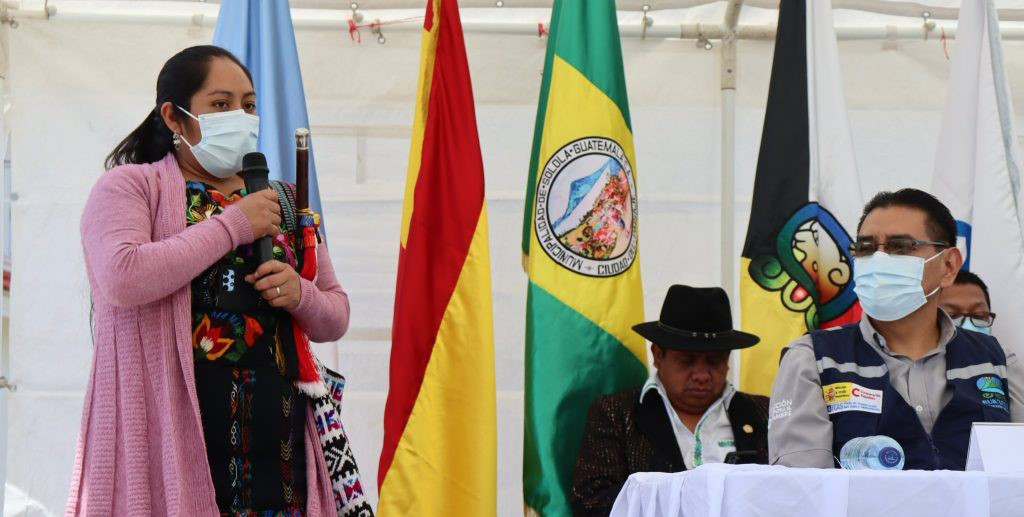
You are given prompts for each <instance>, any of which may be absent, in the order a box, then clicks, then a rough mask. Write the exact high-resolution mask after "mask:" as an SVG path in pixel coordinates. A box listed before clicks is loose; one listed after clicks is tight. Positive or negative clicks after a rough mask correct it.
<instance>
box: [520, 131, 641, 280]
mask: <svg viewBox="0 0 1024 517" xmlns="http://www.w3.org/2000/svg"><path fill="white" fill-rule="evenodd" d="M535 211H536V213H535V217H534V225H535V229H536V232H537V240H538V241H539V242H540V245H541V248H543V249H544V252H545V253H546V254H547V255H548V257H550V258H551V260H554V261H555V262H557V263H558V264H560V265H561V266H562V267H565V268H566V269H569V270H570V271H574V272H576V273H579V274H581V275H586V276H594V277H610V276H615V275H619V274H622V273H624V272H625V271H627V270H628V269H629V267H630V266H631V265H632V264H633V260H634V259H635V258H636V252H637V235H636V226H637V201H636V187H635V186H634V184H633V168H632V166H631V165H630V163H629V159H628V158H627V157H626V153H625V151H623V149H622V146H620V145H619V143H618V142H616V141H614V140H611V139H609V138H603V137H596V136H593V137H587V138H581V139H579V140H574V141H572V142H569V143H568V144H566V145H564V146H563V147H562V148H561V149H559V150H558V151H556V152H555V153H554V154H553V155H551V158H549V159H548V161H547V163H546V164H545V165H544V170H543V172H542V173H541V177H540V181H539V182H538V184H537V197H536V204H535Z"/></svg>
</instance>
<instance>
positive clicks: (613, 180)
mask: <svg viewBox="0 0 1024 517" xmlns="http://www.w3.org/2000/svg"><path fill="white" fill-rule="evenodd" d="M635 164H636V161H635V159H634V156H633V135H632V129H631V127H630V119H629V106H628V103H627V100H626V81H625V78H624V77H623V73H622V48H621V45H620V43H619V29H618V22H617V20H616V11H615V2H614V0H556V1H555V4H554V8H553V10H552V15H551V25H550V32H549V40H548V49H547V56H546V58H545V63H544V79H543V82H542V84H541V94H540V103H539V105H538V108H537V124H536V129H535V133H534V143H533V154H532V156H531V158H530V175H529V181H528V183H527V196H526V209H525V214H524V224H523V253H525V254H526V259H525V260H526V262H525V265H526V270H527V273H528V274H529V277H530V283H529V292H528V295H527V315H526V423H525V425H526V429H525V444H524V451H523V492H524V497H525V500H526V506H527V508H528V510H527V511H528V513H529V512H531V511H532V512H535V513H536V514H539V515H541V516H543V517H570V516H571V514H572V512H571V509H570V507H569V500H568V494H569V487H570V483H571V479H572V469H573V465H574V463H575V461H576V456H577V454H578V453H579V447H580V441H581V438H582V434H583V426H584V424H585V422H586V416H587V410H588V408H589V407H590V404H591V403H592V402H593V401H594V399H595V398H597V397H598V396H600V395H604V394H607V393H612V392H615V391H620V390H625V389H628V388H632V387H636V386H639V385H640V384H642V383H643V382H644V379H645V378H646V376H647V368H646V353H645V351H644V340H643V338H641V337H640V336H639V335H637V334H635V333H634V332H633V331H632V330H631V329H630V327H631V326H632V325H634V324H636V323H639V322H641V321H643V319H644V318H643V294H642V290H641V284H640V264H639V261H638V260H637V237H638V235H637V199H636V172H635V170H634V166H635Z"/></svg>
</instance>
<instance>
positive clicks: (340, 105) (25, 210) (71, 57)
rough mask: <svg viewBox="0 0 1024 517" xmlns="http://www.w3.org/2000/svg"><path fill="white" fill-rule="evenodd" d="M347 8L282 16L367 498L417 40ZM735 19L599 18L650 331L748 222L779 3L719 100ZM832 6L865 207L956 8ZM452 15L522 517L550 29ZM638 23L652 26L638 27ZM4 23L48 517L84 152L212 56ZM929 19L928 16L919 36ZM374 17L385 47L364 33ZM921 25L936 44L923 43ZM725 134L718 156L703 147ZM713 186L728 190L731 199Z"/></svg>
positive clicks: (72, 404)
mask: <svg viewBox="0 0 1024 517" xmlns="http://www.w3.org/2000/svg"><path fill="white" fill-rule="evenodd" d="M351 3H352V2H351V1H350V0H344V1H343V0H293V1H292V6H293V8H294V9H293V18H294V20H295V23H296V38H297V44H298V48H299V53H300V56H299V57H300V60H301V64H302V71H303V80H304V83H305V90H306V95H307V101H308V106H309V117H310V124H311V130H312V135H313V140H314V143H315V152H316V163H317V165H318V174H319V180H320V188H321V195H322V198H323V206H324V216H325V218H326V219H327V220H328V221H330V222H329V223H328V228H329V231H330V234H329V236H328V241H329V242H330V244H331V254H332V258H333V261H334V266H335V269H336V271H337V273H338V277H339V279H340V281H341V283H342V285H343V286H344V287H345V289H346V291H347V292H348V293H349V295H350V299H351V304H352V324H351V330H350V331H349V334H348V335H347V336H346V337H345V338H343V339H342V340H341V341H340V342H338V343H332V344H322V345H317V347H316V349H317V352H318V354H319V355H320V357H321V358H322V359H324V361H325V362H326V363H327V364H328V365H329V366H333V367H336V368H337V369H338V370H339V371H341V372H342V373H344V374H345V375H346V376H347V377H348V380H349V385H348V391H347V393H346V395H345V408H344V415H343V416H344V422H345V425H346V427H347V429H348V432H349V434H350V436H351V438H352V441H353V445H354V447H355V452H356V456H357V460H358V461H359V462H360V467H361V469H362V474H363V481H364V487H365V488H366V489H367V490H368V491H369V492H370V496H371V498H372V499H373V500H374V501H375V500H376V494H375V490H376V487H375V479H376V472H377V458H378V454H379V452H380V447H381V437H382V415H383V407H384V400H385V397H386V393H387V386H388V379H387V372H388V367H387V365H388V359H389V340H390V325H391V316H392V303H393V287H394V282H395V269H396V266H397V249H398V236H399V221H400V213H401V204H402V195H403V191H404V190H403V188H404V182H405V173H406V165H407V156H408V146H409V137H410V127H411V123H412V111H413V105H414V94H415V90H416V74H417V69H418V66H419V57H420V53H419V39H420V37H419V33H418V27H419V26H420V24H419V23H417V22H416V21H415V20H407V21H406V22H404V23H389V22H394V21H398V20H406V19H409V18H413V19H414V18H417V17H420V16H422V14H423V12H422V10H423V5H424V3H425V2H424V1H423V0H419V1H412V0H361V1H358V4H359V5H358V9H357V10H356V11H357V12H358V13H359V14H360V15H361V16H362V21H361V22H359V25H360V28H359V29H358V32H354V33H351V34H350V32H349V24H348V20H349V18H350V17H351V16H352V14H353V11H352V9H351V8H350V4H351ZM733 3H736V0H732V1H731V2H725V1H701V0H675V1H673V0H649V1H643V0H620V1H619V2H618V5H619V8H620V27H621V28H622V31H623V34H624V40H623V52H624V57H625V69H626V75H627V87H628V90H629V96H630V108H631V110H630V111H631V112H632V116H633V129H634V138H635V146H636V157H637V164H636V170H637V175H638V189H639V202H640V214H641V226H640V228H641V231H640V235H641V238H640V255H641V267H642V271H643V277H644V288H645V295H646V296H645V300H646V304H645V305H646V307H645V308H646V312H647V314H648V315H655V314H657V312H658V310H659V308H660V304H661V298H662V296H663V295H664V293H665V290H666V289H667V287H668V285H670V284H672V283H686V284H691V285H713V284H720V283H724V284H728V283H729V282H730V281H731V279H732V277H733V275H734V269H735V267H736V260H735V257H738V255H739V253H738V251H739V247H740V245H741V243H742V238H743V235H744V233H745V228H746V224H747V218H748V217H749V206H750V196H751V192H752V188H753V177H754V169H755V165H756V161H757V150H758V145H759V142H760V136H761V125H762V121H763V116H764V106H765V102H766V96H767V86H768V78H769V75H770V72H771V57H772V49H773V42H772V40H771V37H772V34H773V32H772V31H773V30H774V25H775V18H776V16H777V11H775V9H774V6H775V5H776V4H777V2H776V1H775V0H746V1H744V2H742V3H743V4H744V6H743V7H742V9H740V10H739V11H738V18H736V24H735V27H736V31H737V36H738V41H736V43H735V47H734V49H735V66H734V67H729V70H732V72H733V73H732V74H731V76H732V77H734V80H735V90H734V91H733V93H729V92H726V93H723V84H725V85H726V86H728V85H729V83H730V79H728V77H729V76H730V74H725V76H726V79H725V81H724V82H723V67H722V66H721V63H722V62H723V52H726V55H725V57H728V55H729V54H728V52H731V51H729V50H728V46H729V45H725V44H723V42H722V40H721V38H722V37H724V36H727V35H728V34H729V30H730V27H732V26H731V25H730V24H728V23H727V13H728V12H730V9H729V6H730V4H733ZM833 3H834V5H835V6H836V7H837V8H842V9H841V10H839V11H837V12H836V25H837V28H838V33H839V34H840V38H841V39H843V41H841V42H840V45H839V49H840V60H841V63H840V64H841V67H842V71H843V77H844V88H845V92H846V95H847V104H848V107H849V109H850V119H851V126H852V133H853V140H854V145H855V149H856V155H857V163H858V166H859V168H860V173H861V176H862V184H863V185H864V186H865V188H866V192H865V195H870V194H872V193H873V192H874V191H877V190H882V189H893V188H898V187H903V186H912V187H918V188H924V189H927V188H928V187H929V186H930V184H931V171H932V169H933V161H934V156H935V154H936V145H937V144H936V142H937V140H938V134H939V123H940V122H941V119H942V109H943V106H944V101H945V94H946V79H947V74H948V60H947V54H946V52H947V50H948V49H949V48H951V47H952V45H953V41H952V39H951V38H952V35H953V34H954V32H955V23H956V22H955V18H956V8H957V6H958V5H959V1H958V0H932V1H919V2H908V1H888V0H833ZM996 3H997V5H998V7H999V8H1000V17H1001V20H1002V27H1003V32H1004V50H1005V55H1006V64H1007V68H1008V69H1007V73H1008V75H1009V78H1010V81H1011V88H1012V92H1013V93H1014V97H1015V98H1016V99H1017V100H1018V103H1017V105H1016V112H1017V113H1024V108H1022V107H1021V105H1020V102H1019V101H1021V100H1024V0H997V2H996ZM460 4H461V5H462V6H463V11H462V16H463V20H464V23H465V25H466V32H467V35H466V44H467V48H468V53H469V62H470V66H471V73H472V78H473V87H474V94H475V96H476V101H477V118H478V123H479V129H480V139H481V147H482V150H483V156H484V165H485V171H486V180H487V199H488V204H489V212H490V225H491V227H490V236H491V257H492V261H493V263H492V277H493V286H494V313H495V316H496V317H495V347H496V360H497V386H498V432H499V436H498V439H499V449H498V450H499V474H498V482H499V486H498V490H499V492H498V494H499V515H502V516H513V515H520V514H521V512H522V502H521V497H522V494H521V481H520V480H521V463H522V459H521V450H522V426H523V397H522V389H523V332H524V324H525V292H526V289H525V287H526V278H525V275H523V273H522V269H521V263H520V258H521V257H520V255H521V253H520V249H519V243H520V225H521V221H522V208H523V196H524V192H525V182H526V173H527V164H528V161H529V154H530V145H531V142H532V131H533V122H534V116H535V112H536V103H537V98H538V92H539V85H540V73H541V70H542V68H543V58H544V49H545V44H546V39H545V38H543V37H541V36H538V29H539V27H538V24H540V25H541V27H542V26H544V25H546V24H547V22H548V17H549V16H550V4H551V2H550V0H549V1H547V2H544V1H539V0H504V7H501V8H498V7H495V0H461V1H460ZM644 5H649V6H650V10H649V11H648V12H647V16H648V18H649V19H651V20H653V22H651V23H650V24H649V25H648V26H647V29H646V32H645V31H644V29H643V28H642V25H641V23H642V20H643V17H644V11H643V10H642V8H643V6H644ZM0 8H2V10H0V19H2V20H4V21H6V22H7V23H5V24H4V25H3V26H2V27H0V39H2V41H3V42H4V49H5V54H6V55H5V57H6V59H5V60H4V63H5V64H6V66H5V67H4V68H5V69H4V70H3V72H2V73H0V76H2V78H3V83H4V85H5V99H6V102H5V106H7V107H5V119H4V120H3V124H0V126H2V127H4V128H6V130H7V131H9V132H10V135H11V142H12V143H11V148H10V152H9V155H8V156H9V159H10V162H11V172H12V174H13V181H12V190H13V192H12V193H11V194H12V195H13V197H12V199H14V201H12V216H13V222H12V232H13V236H12V247H13V249H12V255H13V265H12V268H13V284H12V287H11V308H10V340H9V342H7V343H5V346H7V347H9V351H10V361H9V362H8V363H6V364H3V365H0V366H2V368H0V371H2V373H3V374H4V376H6V377H7V378H8V379H10V380H11V382H12V383H14V384H16V385H17V387H18V390H17V391H16V392H8V391H6V390H0V404H3V403H6V404H7V407H8V413H7V415H8V417H7V418H8V421H7V426H6V430H7V439H6V444H7V456H6V458H7V460H6V480H7V482H8V483H9V484H10V485H11V486H14V487H17V489H18V490H20V492H19V493H24V494H26V495H27V497H30V498H32V499H35V500H37V501H39V502H40V503H41V504H42V505H44V506H45V507H46V508H47V509H48V510H49V511H51V512H53V513H54V514H59V513H61V512H62V509H63V502H64V498H65V496H66V493H67V487H68V481H69V478H70V474H71V466H72V461H73V456H74V447H75V440H76V437H77V433H78V428H79V418H80V415H81V409H82V400H83V398H82V396H83V390H84V386H85V384H86V381H87V379H88V373H89V365H90V363H91V356H92V344H91V341H90V338H89V320H88V318H89V289H88V282H87V280H86V276H85V272H84V269H83V265H82V253H81V245H80V236H79V232H78V222H79V217H80V214H81V211H82V206H83V203H84V200H85V197H86V196H87V194H88V192H89V189H90V188H91V186H92V184H93V183H94V182H95V181H96V178H97V177H98V176H99V175H100V174H101V173H102V172H103V170H102V162H103V158H104V156H105V155H106V154H107V153H108V152H109V151H110V150H111V149H112V148H113V146H114V145H115V144H116V143H117V142H118V141H119V140H120V139H121V138H123V137H124V135H126V134H127V133H128V132H129V131H130V130H131V129H132V128H134V127H135V126H136V125H137V124H138V123H139V122H141V120H142V118H143V117H144V116H145V114H146V112H147V111H148V110H150V109H151V107H152V103H153V90H154V85H155V80H156V75H157V72H158V71H159V69H160V66H161V65H162V64H163V62H164V60H166V59H167V58H168V57H170V56H171V55H172V54H173V53H174V52H176V51H177V50H180V49H181V48H183V47H186V46H189V45H196V44H205V43H209V42H210V41H211V39H212V36H213V26H214V23H215V18H216V14H217V8H218V6H217V4H216V3H214V2H188V1H170V0H165V1H136V0H110V1H87V0H48V1H43V0H23V1H20V2H18V1H14V2H11V1H3V2H0ZM925 11H927V12H929V14H930V15H931V16H930V17H928V18H927V20H926V19H925V18H924V17H923V16H922V14H923V13H924V12H925ZM733 12H735V11H733ZM377 20H380V22H382V24H381V25H380V27H381V29H380V31H381V33H382V34H383V35H384V43H383V44H380V43H378V41H377V38H378V34H374V33H373V31H372V27H370V25H371V24H372V23H374V22H375V21H377ZM12 21H13V22H14V23H11V22H12ZM926 21H929V22H934V24H935V26H934V28H931V29H930V30H926V28H925V27H924V24H925V23H926ZM14 24H16V25H17V27H16V28H14V27H13V25H14ZM943 33H945V36H946V37H943ZM699 36H703V37H705V38H706V39H707V43H710V47H711V49H710V50H706V46H707V45H706V44H705V42H703V41H701V42H699V44H695V42H697V40H698V37H699ZM360 38H361V43H360V42H359V41H358V40H359V39H360ZM727 61H728V60H727ZM730 97H731V98H732V100H731V101H730V100H729V98H730ZM260 102H261V103H268V102H273V100H272V99H260ZM732 110H734V111H732ZM730 113H732V115H730ZM723 122H724V124H723ZM730 125H731V127H733V128H734V130H733V131H732V132H730V130H729V127H730ZM1017 127H1024V124H1022V123H1018V124H1017ZM730 133H731V134H732V135H733V138H734V149H735V151H734V152H731V153H729V152H726V153H723V152H722V149H723V141H727V140H728V136H727V135H729V134H730ZM724 147H725V148H726V149H728V148H729V147H730V146H728V145H725V146H724ZM730 177H731V178H732V179H731V180H730ZM723 185H725V186H726V194H725V195H724V196H723ZM729 185H734V190H735V191H734V192H733V193H731V195H730V194H729V193H728V190H730V189H729ZM723 206H724V207H725V208H724V215H725V217H723ZM111 216H112V217H115V216H116V214H111ZM723 221H725V222H726V226H727V227H726V228H723V226H722V224H723ZM730 221H731V222H730ZM729 230H731V235H732V236H733V237H731V238H730V237H729V235H730V231H729ZM723 235H724V237H723ZM730 257H733V258H730ZM981 274H982V275H983V276H984V272H981ZM734 302H735V298H734ZM734 304H735V303H734ZM994 310H995V311H996V312H998V310H999V309H998V307H997V308H995V309H994ZM2 357H4V356H3V354H0V358H2ZM0 414H2V413H0Z"/></svg>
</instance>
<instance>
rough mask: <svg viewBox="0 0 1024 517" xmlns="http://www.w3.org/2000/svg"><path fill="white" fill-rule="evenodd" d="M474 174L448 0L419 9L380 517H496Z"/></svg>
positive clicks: (470, 127)
mask: <svg viewBox="0 0 1024 517" xmlns="http://www.w3.org/2000/svg"><path fill="white" fill-rule="evenodd" d="M496 426H497V424H496V414H495V388H494V337H493V320H492V313H491V276H490V258H489V254H488V244H487V209H486V205H485V203H484V171H483V160H482V158H481V155H480V142H479V139H478V136H477V126H476V115H475V113H474V110H473V89H472V85H471V84H470V80H469V65H468V63H467V61H466V48H465V44H464V43H463V39H462V24H461V22H460V20H459V6H458V3H457V2H456V0H429V1H428V2H427V12H426V18H425V20H424V24H423V43H422V50H421V58H420V78H419V93H418V95H417V100H416V114H415V122H414V125H413V134H412V145H411V150H410V152H409V172H408V179H407V180H406V189H405V206H404V210H403V213H402V236H401V249H400V251H399V258H398V283H397V286H396V288H395V317H394V324H393V328H392V343H391V378H390V389H389V392H388V401H387V406H386V407H385V410H384V446H383V450H382V451H381V456H380V470H379V473H378V483H379V485H378V486H379V487H380V499H379V503H378V506H377V512H378V515H380V516H381V517H399V516H402V517H404V516H412V515H415V516H421V517H432V516H446V517H447V516H462V515H464V516H472V517H478V516H487V515H492V516H493V515H494V514H495V511H496V486H497V429H496Z"/></svg>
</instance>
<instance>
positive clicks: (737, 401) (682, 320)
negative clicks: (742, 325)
mask: <svg viewBox="0 0 1024 517" xmlns="http://www.w3.org/2000/svg"><path fill="white" fill-rule="evenodd" d="M633 330H634V331H636V332H637V333H638V334H640V335H641V336H643V337H645V338H647V339H648V340H650V341H651V353H652V355H653V356H654V367H655V369H656V370H655V372H654V373H653V374H652V375H651V377H650V379H649V380H648V381H647V383H646V384H644V385H643V387H641V388H636V389H632V390H629V391H624V392H621V393H615V394H612V395H607V396H604V397H600V398H598V399H597V400H596V401H595V402H594V404H593V405H592V406H591V407H590V414H589V416H588V417H587V425H586V430H585V431H584V435H583V442H582V445H581V447H580V454H579V458H578V459H577V460H576V469H575V472H574V473H573V480H572V495H571V499H572V507H573V514H574V515H575V516H576V517H581V516H602V517H603V516H607V515H608V514H609V513H610V512H611V508H612V505H613V504H614V503H615V498H616V496H618V494H619V491H620V490H621V489H622V485H623V484H625V482H626V478H627V477H629V475H630V474H633V473H634V472H679V471H683V470H686V469H692V468H695V467H698V466H700V465H702V464H704V463H715V462H719V463H720V462H723V461H726V457H727V456H729V455H730V454H731V455H732V457H730V458H729V460H730V461H733V462H736V459H738V462H751V463H752V462H757V463H767V462H768V438H767V425H768V398H767V397H762V396H759V395H748V394H746V393H741V392H738V391H736V389H735V388H734V387H733V386H732V384H730V383H729V382H728V381H726V373H727V372H728V371H729V351H730V350H733V349H738V348H746V347H749V346H752V345H754V344H756V343H757V342H758V341H759V339H758V337H757V336H754V335H751V334H747V333H744V332H740V331H737V330H733V328H732V312H731V311H730V309H729V298H728V296H727V295H726V294H725V291H724V290H722V289H721V288H718V287H711V288H696V287H688V286H684V285H673V286H672V287H670V288H669V290H668V294H667V295H666V296H665V302H664V304H663V305H662V308H661V317H660V318H659V320H658V321H651V322H647V323H641V324H639V325H636V326H634V327H633ZM734 458H735V459H734Z"/></svg>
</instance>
